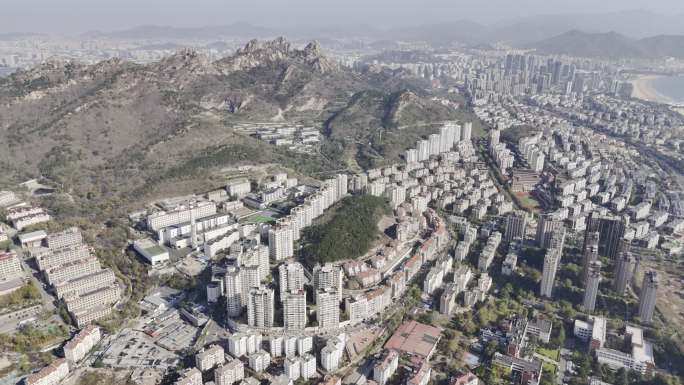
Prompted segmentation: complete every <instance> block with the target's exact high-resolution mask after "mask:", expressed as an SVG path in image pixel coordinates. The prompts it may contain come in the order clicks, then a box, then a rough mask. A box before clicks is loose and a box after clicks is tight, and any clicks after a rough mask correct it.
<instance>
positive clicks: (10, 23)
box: [0, 0, 684, 34]
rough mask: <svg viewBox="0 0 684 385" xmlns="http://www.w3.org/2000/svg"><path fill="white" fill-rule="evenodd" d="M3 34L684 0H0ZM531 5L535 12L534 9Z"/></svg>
mask: <svg viewBox="0 0 684 385" xmlns="http://www.w3.org/2000/svg"><path fill="white" fill-rule="evenodd" d="M1 9H2V12H0V33H12V32H27V33H54V34H64V33H66V34H75V33H83V32H87V31H116V30H123V29H128V28H133V27H136V26H140V25H163V26H172V27H204V26H212V25H226V24H232V23H249V24H253V25H257V26H264V27H271V28H297V27H306V28H324V27H331V26H346V27H349V26H354V25H367V26H371V27H376V28H392V27H400V26H412V25H420V24H432V23H444V22H451V21H455V20H462V19H468V20H472V21H475V22H478V23H482V24H492V23H497V22H505V21H510V20H514V19H519V18H521V19H522V18H528V17H534V16H540V15H566V14H567V15H569V14H575V15H576V14H602V13H612V12H624V11H633V10H635V9H638V10H643V11H648V12H651V13H656V14H658V15H660V16H663V17H667V16H670V17H671V15H677V14H682V13H684V2H681V1H677V0H656V1H652V2H650V3H648V4H644V2H643V0H605V1H600V2H596V1H592V0H575V1H572V2H562V3H559V2H549V1H544V0H521V1H517V2H515V3H514V4H513V3H512V2H510V1H507V0H491V1H488V2H487V4H486V5H482V4H475V3H474V2H472V1H464V0H455V1H453V0H452V1H449V0H426V1H422V2H417V1H407V0H375V1H373V2H368V1H361V0H348V1H345V2H336V3H330V2H325V3H324V2H321V1H315V0H293V1H288V2H283V1H276V0H255V1H252V2H249V3H244V2H242V3H239V4H236V2H233V1H229V2H223V1H220V0H197V1H195V2H193V4H192V5H189V4H187V3H186V2H182V1H180V0H146V1H145V2H144V3H141V2H138V1H133V0H121V1H118V2H116V3H115V4H113V3H109V2H108V3H101V2H93V1H87V0H62V1H59V3H57V2H54V1H49V0H5V1H4V4H2V5H1ZM530 10H534V12H532V13H530Z"/></svg>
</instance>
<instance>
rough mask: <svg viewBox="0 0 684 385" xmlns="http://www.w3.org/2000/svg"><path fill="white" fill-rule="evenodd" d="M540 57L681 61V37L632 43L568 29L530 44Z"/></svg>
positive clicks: (683, 40) (683, 39)
mask: <svg viewBox="0 0 684 385" xmlns="http://www.w3.org/2000/svg"><path fill="white" fill-rule="evenodd" d="M526 48H534V49H536V50H537V52H539V53H541V54H549V55H563V54H564V55H571V56H579V57H601V58H651V59H653V58H664V57H676V58H684V36H675V35H671V36H665V35H660V36H653V37H648V38H643V39H640V40H635V39H631V38H628V37H626V36H624V35H621V34H619V33H616V32H608V33H587V32H582V31H578V30H572V31H568V32H565V33H563V34H560V35H558V36H554V37H552V38H549V39H544V40H541V41H538V42H536V43H531V44H529V45H527V46H526Z"/></svg>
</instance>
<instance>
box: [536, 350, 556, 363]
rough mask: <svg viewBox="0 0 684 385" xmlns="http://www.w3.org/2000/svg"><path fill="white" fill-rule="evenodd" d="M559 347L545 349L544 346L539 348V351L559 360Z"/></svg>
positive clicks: (545, 355) (543, 354)
mask: <svg viewBox="0 0 684 385" xmlns="http://www.w3.org/2000/svg"><path fill="white" fill-rule="evenodd" d="M558 352H559V350H558V349H545V348H542V347H539V348H537V353H539V354H541V355H542V356H544V357H548V358H550V359H552V360H554V361H558Z"/></svg>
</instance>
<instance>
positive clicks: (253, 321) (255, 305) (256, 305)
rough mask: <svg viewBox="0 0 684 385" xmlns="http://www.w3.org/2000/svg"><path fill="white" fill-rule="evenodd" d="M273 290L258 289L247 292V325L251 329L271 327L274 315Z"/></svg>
mask: <svg viewBox="0 0 684 385" xmlns="http://www.w3.org/2000/svg"><path fill="white" fill-rule="evenodd" d="M274 312H275V310H274V299H273V290H272V289H269V288H266V287H260V288H252V289H251V290H250V291H249V296H248V300H247V324H248V325H249V326H252V327H266V328H268V327H272V326H273V314H274Z"/></svg>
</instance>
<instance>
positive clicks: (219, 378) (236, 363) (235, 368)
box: [214, 359, 245, 385]
mask: <svg viewBox="0 0 684 385" xmlns="http://www.w3.org/2000/svg"><path fill="white" fill-rule="evenodd" d="M244 378H245V365H244V364H243V363H242V361H240V360H238V359H235V360H232V361H230V362H227V363H225V364H223V365H219V367H217V368H216V369H214V382H215V383H216V385H233V384H234V383H236V382H238V381H241V380H243V379H244Z"/></svg>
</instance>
